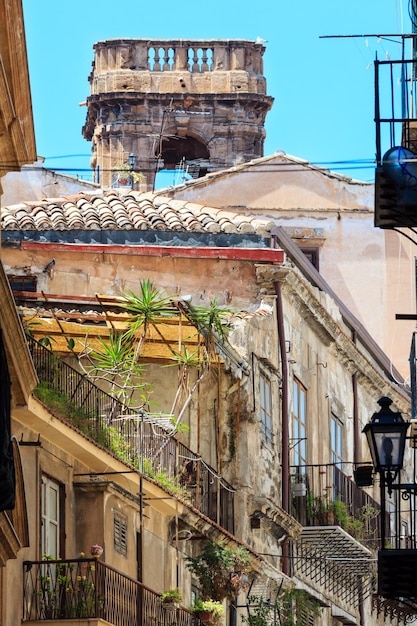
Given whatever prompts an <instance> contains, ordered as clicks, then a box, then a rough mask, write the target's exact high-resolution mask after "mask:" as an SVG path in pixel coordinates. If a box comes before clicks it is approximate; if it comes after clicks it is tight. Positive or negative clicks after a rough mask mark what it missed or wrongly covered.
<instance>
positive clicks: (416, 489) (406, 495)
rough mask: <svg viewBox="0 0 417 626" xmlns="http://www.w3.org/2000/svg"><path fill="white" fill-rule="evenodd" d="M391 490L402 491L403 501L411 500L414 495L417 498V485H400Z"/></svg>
mask: <svg viewBox="0 0 417 626" xmlns="http://www.w3.org/2000/svg"><path fill="white" fill-rule="evenodd" d="M391 489H392V490H394V489H395V491H401V492H402V493H401V498H402V499H403V500H409V499H410V497H411V496H412V495H414V496H417V483H399V484H398V485H391Z"/></svg>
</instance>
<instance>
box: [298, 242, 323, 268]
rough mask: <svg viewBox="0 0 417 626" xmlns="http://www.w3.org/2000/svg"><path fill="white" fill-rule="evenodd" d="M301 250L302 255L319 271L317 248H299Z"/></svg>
mask: <svg viewBox="0 0 417 626" xmlns="http://www.w3.org/2000/svg"><path fill="white" fill-rule="evenodd" d="M300 250H301V252H302V253H303V254H304V256H306V257H307V259H308V260H309V261H310V263H311V264H312V265H313V266H314V267H315V268H316V270H317V271H319V248H304V247H302V248H300Z"/></svg>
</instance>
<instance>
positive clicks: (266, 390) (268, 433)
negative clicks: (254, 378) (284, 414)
mask: <svg viewBox="0 0 417 626" xmlns="http://www.w3.org/2000/svg"><path fill="white" fill-rule="evenodd" d="M259 395H260V408H261V428H262V441H263V442H264V443H266V444H267V445H268V446H272V445H273V437H272V393H271V381H270V380H269V378H267V377H266V376H265V374H263V373H262V372H260V375H259Z"/></svg>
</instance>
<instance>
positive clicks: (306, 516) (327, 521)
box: [291, 464, 380, 548]
mask: <svg viewBox="0 0 417 626" xmlns="http://www.w3.org/2000/svg"><path fill="white" fill-rule="evenodd" d="M291 494H292V506H293V511H292V513H293V515H294V517H295V518H296V519H297V521H298V522H300V523H301V524H302V525H303V526H304V527H311V526H339V527H341V528H343V529H344V530H345V531H346V532H347V533H349V534H350V535H351V536H352V537H354V538H355V539H357V540H358V541H360V542H362V543H363V544H365V545H367V546H368V547H370V548H377V547H378V517H379V511H380V506H379V504H378V503H377V502H376V501H375V500H374V499H373V498H371V497H370V496H369V495H368V494H367V493H366V492H365V491H364V490H363V489H361V488H359V487H358V486H357V485H356V484H355V483H354V481H353V480H352V479H351V478H350V477H349V476H348V475H347V474H345V473H344V472H343V471H342V470H341V469H340V468H339V467H337V466H336V465H334V464H329V465H305V466H300V467H293V468H292V476H291Z"/></svg>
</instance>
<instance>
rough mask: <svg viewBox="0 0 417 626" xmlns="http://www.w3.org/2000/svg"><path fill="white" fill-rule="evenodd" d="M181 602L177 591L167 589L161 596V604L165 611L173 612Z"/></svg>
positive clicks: (180, 596)
mask: <svg viewBox="0 0 417 626" xmlns="http://www.w3.org/2000/svg"><path fill="white" fill-rule="evenodd" d="M181 602H182V595H181V594H180V592H179V591H178V589H168V590H167V591H164V593H163V594H161V604H162V606H163V608H164V609H166V610H168V611H169V610H174V609H177V608H178V607H179V605H180V604H181Z"/></svg>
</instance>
